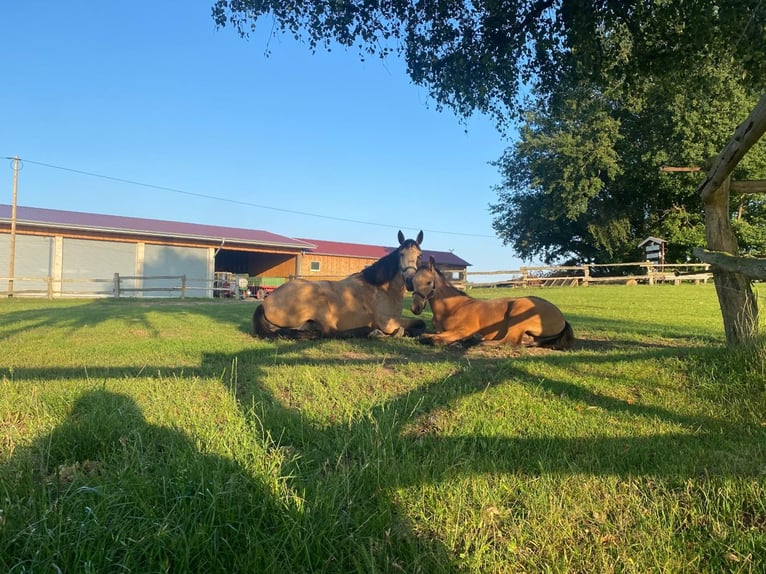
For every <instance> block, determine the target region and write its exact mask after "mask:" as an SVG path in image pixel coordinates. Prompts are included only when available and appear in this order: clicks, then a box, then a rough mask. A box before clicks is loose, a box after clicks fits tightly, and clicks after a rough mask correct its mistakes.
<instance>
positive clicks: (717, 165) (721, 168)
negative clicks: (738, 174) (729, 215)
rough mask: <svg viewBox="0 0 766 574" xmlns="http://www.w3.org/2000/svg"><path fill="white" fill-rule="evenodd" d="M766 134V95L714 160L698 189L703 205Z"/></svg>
mask: <svg viewBox="0 0 766 574" xmlns="http://www.w3.org/2000/svg"><path fill="white" fill-rule="evenodd" d="M765 132H766V94H764V95H763V96H761V99H760V100H758V103H757V104H756V106H755V108H753V111H752V112H750V115H749V116H747V119H746V120H745V121H744V122H742V123H741V124H739V125H738V126H737V129H736V130H734V135H733V136H732V137H731V139H730V140H729V143H727V144H726V147H724V148H723V150H722V151H721V153H719V154H718V156H717V157H716V158H715V160H713V165H712V166H711V167H710V169H709V170H708V172H707V177H706V178H705V181H703V182H702V184H701V185H700V186H699V187H698V188H697V192H698V193H699V196H700V198H701V199H702V201H703V203H704V202H705V201H707V198H708V197H709V196H710V194H711V193H713V192H714V191H715V190H716V189H718V188H719V187H721V185H723V182H724V180H726V178H727V177H729V175H731V172H732V171H734V168H735V167H737V164H738V163H739V161H740V160H741V159H742V158H743V157H744V155H745V154H746V153H747V152H748V150H749V149H750V148H751V147H753V145H754V144H755V143H756V142H757V141H758V140H759V139H761V136H762V135H763V134H764V133H765Z"/></svg>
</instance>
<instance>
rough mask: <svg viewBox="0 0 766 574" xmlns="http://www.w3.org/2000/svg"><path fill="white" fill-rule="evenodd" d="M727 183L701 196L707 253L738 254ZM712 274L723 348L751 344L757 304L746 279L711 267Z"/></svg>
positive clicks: (732, 272)
mask: <svg viewBox="0 0 766 574" xmlns="http://www.w3.org/2000/svg"><path fill="white" fill-rule="evenodd" d="M729 183H730V178H726V179H725V180H724V182H723V185H721V187H719V188H718V189H716V190H714V191H713V192H712V193H709V194H707V195H706V196H705V197H703V203H704V205H705V235H706V237H707V246H708V249H709V250H710V251H723V252H726V253H730V254H731V255H738V254H739V245H738V244H737V238H736V237H735V235H734V232H733V231H732V229H731V223H730V222H729ZM713 274H714V277H715V290H716V293H717V294H718V303H719V304H720V306H721V314H722V316H723V328H724V332H725V334H726V343H727V345H729V346H732V345H740V344H743V343H749V342H752V341H753V340H754V339H755V337H756V335H757V332H758V303H757V301H756V299H755V296H754V295H753V291H752V289H751V287H750V279H749V278H748V277H747V276H745V275H744V274H742V273H740V272H737V271H724V270H722V269H720V268H716V267H715V266H714V267H713Z"/></svg>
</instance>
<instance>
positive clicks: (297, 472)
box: [0, 304, 764, 572]
mask: <svg viewBox="0 0 766 574" xmlns="http://www.w3.org/2000/svg"><path fill="white" fill-rule="evenodd" d="M241 310H242V307H240V308H239V310H238V312H239V313H241V312H242V311H241ZM110 311H112V309H110V307H109V306H108V305H107V306H106V307H105V311H103V316H104V317H107V316H110V313H109V312H110ZM152 312H163V313H179V317H178V318H179V320H182V319H183V313H188V311H187V310H186V309H185V307H182V308H174V307H173V306H170V305H168V306H167V307H162V309H161V310H159V311H156V310H155V308H154V306H152ZM193 312H194V313H201V314H205V315H206V316H209V317H211V318H212V317H215V319H216V320H217V321H224V322H226V323H227V324H229V325H233V326H236V328H243V326H244V325H247V319H243V318H241V317H239V316H238V314H235V313H231V314H227V315H225V317H221V316H220V308H219V307H218V306H217V305H215V304H212V305H211V306H210V307H207V306H205V305H201V306H200V308H199V309H196V308H195V310H194V311H193ZM129 313H130V317H133V318H135V319H136V320H145V321H147V322H149V323H151V321H150V319H149V318H148V317H146V316H145V315H144V314H143V313H144V311H142V310H141V309H140V308H138V309H133V308H132V307H131V309H130V310H129ZM26 318H27V319H31V320H32V319H34V320H40V321H42V320H44V318H43V317H41V316H40V317H36V319H35V317H34V316H29V317H26ZM248 319H249V317H248ZM54 320H55V321H60V322H61V323H60V324H62V325H68V326H70V327H71V328H75V329H76V328H79V327H78V324H77V319H75V318H74V315H73V316H72V317H71V318H69V317H63V318H57V319H54ZM84 323H85V321H83V324H84ZM247 332H249V331H247ZM334 344H335V343H334V342H332V341H308V342H294V341H276V342H269V343H264V342H260V341H259V342H257V343H255V344H254V347H253V349H251V350H247V351H243V352H237V353H234V354H230V353H208V354H205V355H203V356H202V357H201V361H200V364H199V365H198V366H197V367H196V368H195V369H188V368H186V367H185V368H184V370H186V371H192V372H194V373H195V374H197V375H199V376H201V377H220V374H221V373H222V372H224V371H226V370H230V371H231V370H232V369H234V368H235V369H236V376H233V375H234V373H231V374H232V376H230V377H229V378H228V379H227V378H226V377H224V380H223V382H224V383H226V384H228V385H230V387H229V388H230V390H231V392H232V393H234V394H235V396H236V398H237V400H238V404H239V408H240V409H241V412H242V413H243V415H244V416H245V417H246V418H247V419H248V420H249V421H250V423H251V425H252V428H253V429H256V430H254V431H253V432H254V433H256V434H258V435H260V436H259V437H257V438H258V440H259V442H265V443H266V444H268V445H269V447H268V448H269V451H270V454H271V455H273V456H274V457H275V458H279V459H280V460H281V461H282V466H281V469H280V471H279V472H278V481H279V482H280V483H282V484H284V486H285V487H286V488H287V490H288V491H289V492H290V493H292V495H293V496H294V497H295V499H296V500H297V501H298V502H296V503H295V504H287V503H285V500H284V499H283V498H282V497H281V496H280V495H278V494H275V490H274V486H273V485H271V484H267V482H266V481H265V480H264V479H261V478H259V477H254V476H253V475H252V474H251V473H249V472H248V471H246V470H245V469H243V468H242V467H241V466H240V465H238V464H237V463H235V462H234V461H232V460H229V459H226V458H222V457H216V456H211V455H209V454H205V453H203V452H200V450H199V449H198V448H197V447H196V446H195V443H194V441H193V440H192V439H191V438H190V437H187V436H185V435H183V434H182V433H180V432H177V431H173V430H169V429H165V428H161V427H156V426H153V425H150V424H148V423H147V422H146V420H145V419H144V417H143V415H142V413H141V412H140V410H139V409H138V407H137V405H136V404H135V403H134V402H133V401H132V399H130V398H128V397H126V396H123V395H117V394H115V393H109V392H107V391H91V392H89V393H86V394H85V395H83V396H82V397H81V399H79V400H78V402H77V403H76V404H75V405H74V407H73V408H72V412H71V415H70V416H69V419H68V420H67V421H66V422H65V423H63V424H62V425H60V426H59V427H57V428H56V429H55V430H54V431H53V432H52V433H51V434H50V435H48V436H46V437H44V438H42V439H40V440H38V441H36V443H35V445H33V447H32V451H33V453H35V457H36V458H35V457H33V460H35V461H36V462H35V463H34V465H33V468H29V469H27V470H29V471H30V472H29V473H28V475H29V476H30V477H34V478H29V479H28V480H35V481H36V483H35V484H33V485H30V486H31V491H33V492H35V493H36V496H38V497H40V500H38V501H37V502H36V504H37V508H38V509H39V508H43V509H45V510H43V511H42V512H41V513H39V514H31V513H30V514H28V515H26V521H27V523H28V524H32V523H35V522H37V523H39V528H43V529H44V528H50V529H51V531H53V532H59V533H60V534H59V535H58V536H57V540H56V541H55V542H53V541H51V542H50V543H47V542H46V543H45V544H44V545H43V548H42V550H40V548H38V549H37V550H34V548H32V545H33V544H37V545H38V546H39V545H40V543H41V542H40V539H41V538H43V537H40V536H34V537H32V538H30V539H29V540H31V541H34V542H27V541H26V539H25V538H24V535H25V534H29V533H28V532H25V528H27V527H26V526H19V527H18V529H17V532H18V535H16V536H15V537H14V538H13V539H12V540H11V541H10V542H9V541H7V540H5V541H3V546H2V547H0V548H8V549H9V551H10V552H11V554H8V555H10V556H14V555H15V556H22V557H24V556H28V557H31V556H33V555H34V552H40V551H42V552H46V553H50V556H51V557H52V558H51V564H54V563H56V562H55V560H56V557H61V558H60V560H61V561H62V562H63V563H68V564H71V565H76V564H81V563H82V561H83V560H85V559H87V557H88V551H86V550H84V549H83V548H84V546H83V542H82V541H83V539H85V540H95V545H96V547H97V548H100V549H102V551H103V553H104V556H103V560H104V563H105V564H106V563H107V561H108V562H109V563H115V564H116V563H123V562H125V561H131V560H136V561H144V562H145V563H146V564H168V565H170V566H171V570H172V569H174V568H173V567H176V568H175V569H181V570H182V569H183V567H184V566H185V565H186V564H187V563H189V564H190V563H191V560H192V559H193V560H198V561H200V562H198V563H196V565H194V566H193V569H194V570H199V567H198V566H199V565H205V569H204V571H209V572H214V571H223V568H224V566H228V567H231V566H232V564H235V565H236V564H239V563H241V564H248V565H253V564H257V565H259V567H261V568H262V570H263V571H289V570H295V571H299V572H300V571H312V572H320V571H326V572H341V571H342V572H348V571H391V572H394V571H396V572H398V571H406V572H417V571H424V572H438V571H453V570H459V568H460V564H459V559H458V558H456V557H455V556H454V555H453V554H452V553H451V552H450V550H449V549H448V548H447V544H446V541H444V540H441V539H439V537H438V536H435V535H433V534H432V533H431V531H430V530H429V529H428V528H426V527H424V525H423V524H421V523H419V522H418V520H417V519H416V518H414V517H411V516H409V515H408V513H407V511H406V509H405V508H404V507H403V506H402V505H401V504H400V503H399V502H398V500H397V497H396V492H397V491H399V490H401V489H403V488H409V487H427V486H429V485H434V484H437V483H439V482H442V481H447V480H453V479H460V478H466V477H472V476H478V475H489V474H502V473H507V474H512V473H513V474H523V475H526V476H531V477H537V476H544V475H553V476H561V475H575V474H586V475H591V476H617V477H622V478H633V477H645V478H660V479H667V480H670V481H678V482H679V483H682V482H683V481H685V480H688V479H690V478H695V477H698V476H701V475H706V476H710V475H712V476H721V477H744V478H750V477H756V476H760V474H761V473H762V469H763V452H762V451H760V454H759V453H758V451H757V447H754V446H753V445H752V444H743V439H742V438H741V437H742V435H743V434H746V433H745V432H744V431H745V430H747V431H748V432H749V433H750V435H749V436H750V438H749V440H750V441H752V439H753V435H754V434H757V436H759V437H762V436H763V434H764V431H763V429H755V431H753V429H749V428H748V429H745V428H744V423H740V422H737V421H733V420H721V419H718V418H715V417H711V416H707V415H704V414H688V413H680V412H677V411H674V410H672V409H670V408H664V407H662V406H657V404H656V403H652V404H648V403H644V402H642V401H641V400H637V401H630V400H627V399H618V398H615V397H614V396H610V395H606V394H602V393H599V392H595V391H593V390H591V389H589V388H587V387H586V386H584V385H578V384H576V383H574V382H571V380H569V379H566V378H565V377H563V376H562V377H557V378H554V377H550V376H543V377H541V376H539V375H537V374H535V372H534V371H533V369H531V368H530V367H531V366H532V365H533V364H534V363H535V361H539V359H540V357H539V356H538V355H535V354H526V355H525V354H523V353H521V354H519V353H518V352H517V351H512V353H513V355H512V356H510V357H508V356H482V355H481V354H478V353H476V352H475V351H473V350H470V351H465V352H463V351H457V352H456V351H453V350H442V349H430V348H421V347H419V346H417V345H415V344H410V343H407V342H405V343H403V342H400V341H363V342H359V343H358V344H354V345H352V346H351V347H350V349H351V350H350V351H348V352H346V353H344V354H341V355H335V356H332V357H331V358H327V355H328V354H332V353H331V351H332V345H334ZM408 345H409V346H408ZM328 350H329V351H328ZM683 352H684V353H690V354H691V353H694V351H687V350H685V351H683ZM678 354H679V350H678V349H674V348H661V347H658V348H644V349H641V348H639V349H637V348H636V346H635V344H633V345H632V346H631V347H630V348H628V344H627V342H626V343H625V344H624V345H623V344H620V345H615V346H614V347H612V348H610V353H609V354H608V355H598V354H595V353H593V354H588V355H587V356H583V355H582V354H577V353H560V352H549V353H547V354H545V361H546V363H549V364H550V365H552V366H554V367H557V368H558V369H559V370H560V371H563V372H572V373H576V372H577V371H578V369H580V368H582V367H584V366H586V365H587V366H590V367H592V366H593V365H598V364H603V365H604V366H605V368H608V367H609V366H611V365H614V364H615V363H616V362H619V361H625V362H631V361H635V360H646V359H647V358H662V357H675V356H678ZM434 361H444V362H448V363H450V365H451V367H452V368H451V374H450V375H449V377H448V378H446V379H444V378H435V377H433V376H425V377H423V378H422V382H421V381H420V379H419V382H417V383H413V382H412V381H406V383H408V384H407V385H402V388H403V389H404V390H397V389H392V390H391V391H390V392H388V393H387V394H386V397H387V398H385V399H382V400H379V401H376V402H374V403H373V404H372V406H371V407H369V408H364V409H361V410H360V411H359V412H358V413H356V414H355V415H354V416H353V417H351V418H342V417H338V418H336V419H334V420H333V419H328V420H321V421H320V420H316V419H315V418H314V417H312V416H311V414H309V413H308V412H307V410H306V409H305V408H304V405H301V404H300V403H298V402H292V401H291V400H290V385H291V384H301V380H300V377H297V379H296V381H294V382H292V383H281V384H276V385H275V384H274V383H273V382H272V381H270V380H269V377H270V372H269V366H270V365H272V364H275V363H276V364H279V365H281V366H283V367H289V368H291V369H295V370H296V372H298V371H299V370H305V371H306V372H308V373H309V374H310V376H311V377H312V378H315V379H316V380H318V381H319V382H320V384H321V382H322V377H323V374H322V373H323V371H324V370H327V369H332V368H333V367H335V366H341V365H342V366H344V367H352V368H356V369H357V370H358V375H359V376H360V377H373V376H374V373H375V372H387V373H393V374H392V375H391V376H392V379H398V378H400V377H403V376H404V375H400V374H398V371H397V369H398V367H400V366H404V365H411V364H412V363H417V362H423V363H424V364H425V363H430V362H434ZM152 368H153V369H162V370H168V371H173V370H176V369H178V368H179V367H178V365H155V366H153V367H152ZM376 369H378V371H376ZM380 370H382V371H380ZM114 371H115V369H113V368H112V369H110V368H108V367H105V366H98V365H92V366H90V367H89V372H90V373H91V375H92V376H94V377H97V378H98V377H103V378H107V377H110V376H112V377H113V376H114ZM120 372H121V374H122V375H123V376H128V377H138V376H141V372H142V369H138V368H129V369H120ZM40 377H45V378H56V379H62V380H66V379H81V378H82V370H81V369H74V368H61V369H50V368H45V369H36V368H18V369H15V371H14V380H16V381H23V380H27V379H28V380H37V379H38V378H40ZM572 380H577V379H576V377H575V378H573V379H572ZM399 382H401V381H399ZM368 383H369V384H370V385H375V384H378V381H376V380H370V381H368ZM505 386H518V387H519V388H523V389H526V390H530V391H534V392H535V393H538V394H539V395H540V396H541V397H542V398H541V400H544V401H549V402H555V403H556V404H560V405H575V406H576V405H582V407H583V409H584V412H585V414H584V415H581V416H587V413H588V410H589V409H590V408H594V409H598V411H599V412H607V413H609V414H611V415H613V416H614V417H618V418H628V419H630V418H635V419H642V420H645V421H646V420H648V421H657V422H658V423H661V424H662V425H664V427H666V428H667V427H669V426H670V427H673V430H671V431H667V430H665V431H658V432H656V433H650V434H647V435H644V436H633V435H631V436H619V435H617V434H614V433H609V432H608V429H604V432H603V433H592V432H591V433H584V434H583V435H582V436H577V437H571V436H557V435H555V434H554V433H550V434H544V435H536V436H525V435H521V434H519V435H512V436H510V435H509V436H498V435H497V434H491V435H490V434H488V433H483V432H480V431H478V430H477V431H471V432H466V433H463V434H461V435H459V436H458V435H455V434H450V433H446V432H444V431H443V429H442V428H440V426H439V425H440V417H441V415H442V414H443V413H445V412H449V410H450V409H451V408H452V407H453V406H454V405H455V404H456V403H457V402H458V401H460V400H463V399H466V398H481V397H482V396H483V395H484V394H485V393H487V391H488V390H493V389H497V388H499V387H505ZM508 416H514V413H508ZM669 450H674V451H675V452H676V453H677V454H676V455H675V456H673V457H672V458H671V459H668V458H666V457H664V456H662V453H666V452H668V451H669ZM179 452H182V453H186V454H185V455H183V456H180V457H179V456H178V455H177V454H178V453H179ZM727 453H731V454H727ZM749 455H750V456H749ZM752 455H755V456H752ZM20 460H21V458H20V459H19V461H20ZM88 461H90V463H96V464H95V466H94V465H93V464H90V463H88ZM679 461H682V462H679ZM77 463H79V465H80V466H79V467H77ZM11 466H13V465H11ZM62 467H63V468H62ZM69 475H71V478H70V477H69ZM126 476H128V477H129V478H126ZM94 485H95V486H94ZM211 505H212V506H211ZM87 508H90V509H91V511H92V510H93V509H94V508H95V509H99V508H101V509H102V510H99V511H98V512H97V513H96V514H95V519H94V518H92V516H91V514H90V511H88V510H85V509H87ZM211 508H213V509H214V511H213V512H212V514H211V510H210V509H211ZM78 512H79V513H80V515H82V516H84V519H83V525H84V526H80V525H76V527H75V525H69V524H66V523H65V521H66V520H67V519H68V517H71V516H77V515H78ZM110 515H114V516H110ZM41 516H42V518H41ZM120 516H125V517H127V516H129V517H130V520H129V521H128V520H127V519H125V521H123V522H121V521H120V518H119V517H120ZM190 516H191V517H205V518H206V519H208V518H209V519H210V520H213V519H214V520H215V521H216V526H215V527H214V528H207V529H202V528H199V529H195V527H194V525H193V524H192V523H189V522H184V520H188V517H190ZM57 519H58V520H59V521H60V523H56V524H54V522H55V520H57ZM41 520H42V521H43V523H40V521H41ZM45 521H50V522H51V524H47V523H44V522H45ZM126 523H128V524H130V525H132V526H133V527H135V525H140V526H138V529H139V530H144V529H145V532H144V533H143V534H141V535H135V534H134V535H129V534H128V533H124V532H120V527H121V524H122V525H123V527H124V524H126ZM19 524H20V525H21V524H23V520H22V521H20V522H19ZM232 525H234V526H233V527H232ZM6 531H10V529H6ZM211 532H213V536H212V538H211V536H210V534H211ZM274 533H276V537H275V536H274ZM109 536H111V537H112V538H111V543H110V542H109V540H110V539H109V538H108V537H109ZM150 536H157V537H158V538H157V540H156V541H155V542H152V541H151V540H150ZM280 537H281V540H280V539H279V538H280ZM275 538H276V539H275ZM70 547H71V548H70ZM190 547H193V549H194V550H193V554H191V555H190V554H189V550H188V549H189V548H190ZM65 552H66V553H67V554H63V553H65ZM120 561H122V562H120ZM0 563H1V562H0ZM57 564H58V563H57ZM131 564H134V562H131ZM73 568H74V566H73ZM135 569H136V571H145V569H142V568H140V567H136V568H135Z"/></svg>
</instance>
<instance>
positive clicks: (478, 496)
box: [0, 285, 766, 573]
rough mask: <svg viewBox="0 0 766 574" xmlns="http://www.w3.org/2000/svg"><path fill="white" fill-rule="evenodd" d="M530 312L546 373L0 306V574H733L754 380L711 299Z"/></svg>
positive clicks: (380, 347)
mask: <svg viewBox="0 0 766 574" xmlns="http://www.w3.org/2000/svg"><path fill="white" fill-rule="evenodd" d="M471 294H472V295H473V296H477V297H487V296H500V295H511V296H518V295H522V294H537V295H542V296H544V297H546V298H548V299H550V300H551V301H553V302H554V303H556V304H557V305H558V306H559V307H560V308H561V309H562V310H563V312H564V314H565V316H566V317H567V318H568V319H569V321H570V322H571V323H572V325H573V327H574V330H575V334H576V336H577V337H578V341H577V344H576V346H575V349H574V350H573V351H571V352H550V351H535V350H520V351H519V350H511V349H503V350H496V349H491V350H488V349H483V348H480V347H479V348H474V349H471V350H468V351H459V350H455V349H435V348H431V347H424V346H421V345H419V344H418V343H417V342H416V341H413V340H388V341H385V340H384V341H368V340H343V341H314V342H292V341H284V340H278V341H259V340H256V339H253V338H252V337H251V336H250V334H249V328H250V325H249V323H250V315H251V313H252V310H253V306H254V304H252V303H248V302H222V301H214V302H209V301H187V302H178V301H122V300H121V301H111V300H99V301H55V302H45V301H30V300H4V301H0V511H1V513H0V571H4V572H5V571H8V572H47V571H51V572H55V571H62V572H89V571H90V572H142V573H143V572H166V571H167V572H184V571H195V572H237V571H240V572H290V571H292V572H355V571H358V572H429V573H430V572H452V571H467V572H482V573H484V572H636V573H638V572H641V573H643V572H721V571H731V572H738V571H742V572H757V571H762V569H763V566H764V564H763V562H762V561H763V558H762V557H763V556H764V555H766V496H764V495H765V494H766V492H764V491H765V490H766V440H764V439H766V415H764V413H766V374H765V373H766V371H765V370H764V369H765V368H766V357H764V354H763V352H762V351H760V350H748V351H736V352H735V351H729V350H726V349H725V348H724V337H723V327H722V322H721V317H720V312H719V310H718V303H717V299H716V296H715V291H714V288H713V287H712V286H711V285H700V286H691V285H687V286H654V287H648V286H636V287H624V286H619V287H618V286H598V287H589V288H556V289H546V290H529V291H526V292H522V291H520V290H482V291H472V292H471Z"/></svg>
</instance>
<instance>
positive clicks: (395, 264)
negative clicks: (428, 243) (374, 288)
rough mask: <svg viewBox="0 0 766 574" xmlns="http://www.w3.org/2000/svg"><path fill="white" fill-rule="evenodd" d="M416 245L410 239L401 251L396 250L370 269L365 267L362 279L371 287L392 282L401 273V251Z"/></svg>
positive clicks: (401, 247)
mask: <svg viewBox="0 0 766 574" xmlns="http://www.w3.org/2000/svg"><path fill="white" fill-rule="evenodd" d="M414 243H415V242H414V241H413V240H412V239H408V240H407V241H405V242H404V243H403V244H402V245H401V246H400V247H399V249H394V250H393V251H392V252H391V253H389V254H388V255H384V256H383V257H381V258H380V259H378V260H377V261H376V262H375V263H373V264H372V265H370V266H369V267H365V268H364V269H363V270H362V278H363V279H364V280H365V281H367V283H369V284H370V285H383V284H384V283H388V282H389V281H391V279H393V278H394V277H395V276H396V274H397V273H399V251H400V250H401V249H405V248H406V247H409V246H410V245H411V244H414Z"/></svg>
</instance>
